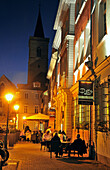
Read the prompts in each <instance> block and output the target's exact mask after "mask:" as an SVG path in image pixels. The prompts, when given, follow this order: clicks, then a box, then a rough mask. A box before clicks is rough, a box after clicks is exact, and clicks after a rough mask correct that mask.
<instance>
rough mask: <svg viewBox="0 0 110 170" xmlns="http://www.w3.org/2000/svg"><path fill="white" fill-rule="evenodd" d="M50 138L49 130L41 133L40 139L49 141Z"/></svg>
mask: <svg viewBox="0 0 110 170" xmlns="http://www.w3.org/2000/svg"><path fill="white" fill-rule="evenodd" d="M50 140H51V135H50V131H46V132H45V133H44V134H43V137H42V141H50Z"/></svg>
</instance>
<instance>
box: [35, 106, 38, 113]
mask: <svg viewBox="0 0 110 170" xmlns="http://www.w3.org/2000/svg"><path fill="white" fill-rule="evenodd" d="M38 112H39V106H38V105H36V106H35V113H38Z"/></svg>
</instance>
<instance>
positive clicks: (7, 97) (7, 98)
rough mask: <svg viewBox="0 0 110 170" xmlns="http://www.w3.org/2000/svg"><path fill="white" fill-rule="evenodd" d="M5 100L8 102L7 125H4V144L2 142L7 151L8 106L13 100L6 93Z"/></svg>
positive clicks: (11, 96) (10, 95) (9, 94)
mask: <svg viewBox="0 0 110 170" xmlns="http://www.w3.org/2000/svg"><path fill="white" fill-rule="evenodd" d="M5 98H6V100H7V101H8V112H7V124H6V136H5V142H4V145H5V148H6V149H7V134H8V119H9V104H10V102H11V101H12V99H13V94H11V93H8V94H6V95H5Z"/></svg>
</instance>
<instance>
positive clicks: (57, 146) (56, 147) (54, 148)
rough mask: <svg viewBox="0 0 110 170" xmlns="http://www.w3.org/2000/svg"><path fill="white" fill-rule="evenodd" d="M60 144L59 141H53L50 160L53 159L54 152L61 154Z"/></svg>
mask: <svg viewBox="0 0 110 170" xmlns="http://www.w3.org/2000/svg"><path fill="white" fill-rule="evenodd" d="M60 149H61V148H60V143H59V141H51V143H50V148H49V152H50V158H52V152H55V153H57V152H60Z"/></svg>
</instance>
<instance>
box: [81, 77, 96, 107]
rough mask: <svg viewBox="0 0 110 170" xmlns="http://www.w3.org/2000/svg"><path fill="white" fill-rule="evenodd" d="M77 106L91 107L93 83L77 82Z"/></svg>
mask: <svg viewBox="0 0 110 170" xmlns="http://www.w3.org/2000/svg"><path fill="white" fill-rule="evenodd" d="M78 104H81V105H93V82H92V81H85V80H80V81H79V94H78Z"/></svg>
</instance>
